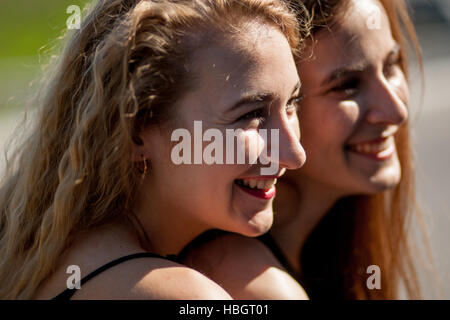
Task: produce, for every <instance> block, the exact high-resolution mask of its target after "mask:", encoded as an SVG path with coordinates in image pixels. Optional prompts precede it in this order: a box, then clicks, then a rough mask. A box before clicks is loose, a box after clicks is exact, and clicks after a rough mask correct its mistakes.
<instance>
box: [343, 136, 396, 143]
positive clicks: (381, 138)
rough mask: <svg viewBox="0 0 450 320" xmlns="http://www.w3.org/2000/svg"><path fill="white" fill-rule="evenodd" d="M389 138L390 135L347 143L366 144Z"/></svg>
mask: <svg viewBox="0 0 450 320" xmlns="http://www.w3.org/2000/svg"><path fill="white" fill-rule="evenodd" d="M387 139H389V137H378V138H374V139H372V140H364V141H358V142H351V143H347V145H355V144H365V143H379V142H383V141H386V140H387Z"/></svg>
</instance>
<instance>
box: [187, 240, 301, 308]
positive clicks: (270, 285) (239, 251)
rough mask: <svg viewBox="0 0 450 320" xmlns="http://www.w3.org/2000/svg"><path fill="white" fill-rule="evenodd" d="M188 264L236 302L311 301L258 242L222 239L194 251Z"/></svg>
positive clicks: (188, 259) (188, 257) (189, 257)
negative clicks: (243, 300) (238, 300)
mask: <svg viewBox="0 0 450 320" xmlns="http://www.w3.org/2000/svg"><path fill="white" fill-rule="evenodd" d="M185 263H186V264H187V265H189V266H191V267H192V268H194V269H196V270H198V271H200V272H202V273H204V274H205V275H206V276H208V277H209V278H211V279H212V280H213V281H215V282H216V283H218V284H219V285H221V286H222V287H223V288H224V289H225V290H226V291H227V292H228V293H229V294H230V295H231V296H232V297H233V298H234V299H248V300H252V299H256V300H258V299H273V300H289V299H292V300H305V299H308V296H307V294H306V293H305V291H304V290H303V288H302V287H301V286H300V284H299V283H298V282H297V281H295V280H294V279H293V278H292V277H291V276H290V275H289V274H288V273H287V272H286V271H285V270H284V268H283V267H282V266H281V265H280V263H279V262H278V260H277V259H276V258H275V256H274V255H273V254H272V252H271V251H270V250H269V249H268V248H267V247H266V246H265V245H264V244H262V243H261V242H260V241H258V240H257V239H254V238H248V237H244V236H240V235H237V234H227V235H223V236H220V237H218V238H216V239H214V240H212V241H210V242H208V243H206V244H203V245H202V246H200V247H198V248H196V249H194V250H192V252H190V253H189V255H188V256H187V258H186V260H185Z"/></svg>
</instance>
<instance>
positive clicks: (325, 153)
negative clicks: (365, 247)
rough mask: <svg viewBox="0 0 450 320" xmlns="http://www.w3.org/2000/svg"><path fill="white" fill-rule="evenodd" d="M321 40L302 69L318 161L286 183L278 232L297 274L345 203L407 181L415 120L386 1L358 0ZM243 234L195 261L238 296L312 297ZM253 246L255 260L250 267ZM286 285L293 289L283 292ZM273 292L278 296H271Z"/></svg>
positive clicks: (306, 129)
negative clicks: (318, 234) (406, 146)
mask: <svg viewBox="0 0 450 320" xmlns="http://www.w3.org/2000/svg"><path fill="white" fill-rule="evenodd" d="M374 5H375V6H378V7H379V8H380V9H381V20H380V25H379V26H380V28H379V29H369V28H368V24H367V21H368V20H369V19H370V18H372V17H371V16H370V13H371V10H366V9H367V8H371V7H372V8H373V6H374ZM314 39H315V43H314V44H313V43H309V45H308V48H307V53H306V54H304V56H309V53H310V52H309V51H308V50H313V51H312V55H311V57H310V58H305V59H304V60H303V61H301V62H300V63H299V64H298V67H299V75H300V78H301V79H302V94H303V95H304V99H303V100H302V102H301V104H300V109H299V113H298V114H299V120H300V124H301V128H302V144H303V145H304V147H305V151H306V153H307V156H308V159H307V161H306V164H305V166H304V167H303V168H301V169H299V170H295V171H289V172H288V173H287V174H286V175H285V176H284V177H283V179H281V183H279V184H278V193H277V198H276V200H275V203H274V206H275V207H274V212H275V222H274V226H273V227H272V229H271V230H270V233H271V235H272V236H273V237H274V240H275V241H276V242H277V244H278V245H279V246H280V248H281V250H282V252H283V253H284V255H285V256H286V258H287V259H288V262H289V263H290V264H291V265H292V266H293V267H294V269H295V271H297V272H300V265H299V259H298V258H299V254H300V252H301V249H302V247H303V244H304V242H305V240H306V238H307V237H308V235H309V234H310V233H311V231H312V230H313V229H314V228H315V227H316V226H317V224H318V223H319V221H320V220H321V219H322V217H323V216H324V215H325V214H326V212H327V211H328V210H329V209H330V208H331V207H332V206H333V204H335V203H336V201H337V200H339V199H340V198H342V197H344V196H348V195H356V194H373V193H377V192H381V191H385V190H388V189H390V188H392V187H394V186H395V185H396V184H397V183H398V182H399V180H400V178H401V168H400V164H399V161H398V157H397V152H396V148H395V143H394V138H395V134H396V132H397V131H398V129H399V127H400V126H401V125H402V124H403V123H404V122H405V121H406V120H407V116H408V112H407V107H406V106H407V103H408V98H409V92H408V86H407V82H406V79H405V76H404V74H403V72H402V70H401V68H400V60H399V59H400V55H399V49H400V48H399V46H398V44H397V43H396V42H395V40H394V39H393V37H392V34H391V31H390V25H389V21H388V18H387V15H386V13H385V11H384V10H383V7H382V5H381V4H380V3H379V2H378V1H376V0H363V1H361V0H359V1H356V0H354V1H351V4H350V6H349V7H347V9H346V12H345V14H343V15H342V16H339V19H337V22H336V24H333V27H332V28H331V30H329V29H326V28H324V30H322V31H320V32H319V33H317V34H315V36H314ZM366 142H370V145H367V143H366ZM230 237H232V238H234V239H233V241H230ZM236 237H238V238H239V236H237V235H230V236H225V237H222V238H219V239H216V240H214V241H212V242H211V243H209V244H207V245H205V246H203V247H202V248H200V249H199V250H198V251H197V252H194V253H193V254H192V258H191V261H192V262H191V263H192V264H193V265H195V264H198V265H200V267H199V269H201V266H205V268H204V269H203V270H206V271H208V270H214V271H212V272H211V275H212V279H214V280H216V281H217V282H218V283H220V284H221V285H222V286H223V287H224V288H225V289H226V290H227V291H228V292H229V293H230V294H231V296H233V297H235V298H236V297H238V298H241V299H305V298H307V296H306V294H305V293H304V291H301V290H299V288H298V287H296V286H295V285H294V284H293V283H296V282H295V281H294V279H293V278H290V277H285V276H286V272H285V270H284V269H283V268H282V267H281V266H280V265H279V262H278V261H277V260H276V258H275V257H274V256H273V255H272V254H271V253H270V251H269V249H268V248H267V247H264V246H263V245H262V244H261V243H260V242H259V241H257V240H254V239H244V238H242V237H240V240H236V239H235V238H236ZM223 247H225V249H223ZM241 248H243V249H241ZM248 248H252V249H253V254H251V255H248V256H249V257H250V258H248V260H247V259H246V258H245V257H246V254H245V252H246V251H248V250H247V249H248ZM256 250H259V253H258V254H257V253H255V251H256ZM214 252H215V254H214ZM208 254H210V255H211V254H213V255H214V257H208V256H207V255H208ZM235 257H238V258H237V259H235ZM205 261H206V262H205ZM215 262H216V263H215ZM219 262H220V263H219ZM222 265H225V266H226V267H223V268H222V267H221V266H222ZM249 265H251V267H248V266H249ZM230 270H231V271H230ZM207 274H208V273H207ZM233 274H239V277H238V278H239V279H240V280H241V282H240V283H237V282H236V281H234V280H231V279H233ZM280 277H281V278H283V279H284V280H283V281H281V280H280ZM280 286H281V287H283V288H285V290H277V288H279V287H280ZM267 287H271V288H272V290H269V292H267V291H265V290H264V288H267ZM286 288H287V289H286Z"/></svg>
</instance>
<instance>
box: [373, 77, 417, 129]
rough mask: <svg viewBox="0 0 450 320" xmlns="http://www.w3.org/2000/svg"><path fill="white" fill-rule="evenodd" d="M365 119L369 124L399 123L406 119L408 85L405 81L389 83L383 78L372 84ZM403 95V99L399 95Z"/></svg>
mask: <svg viewBox="0 0 450 320" xmlns="http://www.w3.org/2000/svg"><path fill="white" fill-rule="evenodd" d="M372 88H373V90H372V94H371V95H370V98H369V100H368V101H370V102H369V110H368V112H367V115H366V120H367V122H369V123H370V124H383V125H401V124H403V123H405V122H406V120H407V119H408V109H407V107H406V102H407V101H408V94H409V93H408V87H407V84H406V83H396V84H395V83H391V82H389V81H388V80H386V79H385V78H382V79H378V80H377V81H376V82H375V83H374V84H373V87H372ZM400 95H402V96H403V100H402V98H401V97H400Z"/></svg>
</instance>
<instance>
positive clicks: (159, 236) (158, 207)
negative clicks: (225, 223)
mask: <svg viewBox="0 0 450 320" xmlns="http://www.w3.org/2000/svg"><path fill="white" fill-rule="evenodd" d="M150 195H152V196H150ZM165 198H166V197H163V196H162V195H160V194H158V192H157V190H148V191H147V192H145V193H143V194H142V195H141V196H140V197H139V199H140V201H138V202H137V205H136V207H135V210H134V216H135V218H136V219H135V220H137V221H135V223H134V225H135V229H136V231H137V232H138V233H139V232H140V231H139V230H138V229H139V227H141V229H142V232H141V235H142V236H141V237H140V242H141V246H142V248H143V249H145V250H146V251H150V252H153V253H156V254H159V255H162V256H166V255H168V254H179V253H180V252H181V250H183V248H184V247H185V246H186V245H187V244H189V242H191V241H192V240H193V239H194V238H196V237H197V236H198V235H200V234H201V233H202V232H204V231H206V230H207V229H208V228H207V226H205V225H201V224H200V223H198V222H197V223H196V222H195V221H194V220H195V219H192V216H191V215H189V214H186V212H185V211H186V208H180V207H178V206H177V204H176V203H168V202H164V201H163V199H165ZM139 225H140V226H139ZM143 242H144V243H143Z"/></svg>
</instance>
